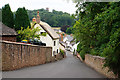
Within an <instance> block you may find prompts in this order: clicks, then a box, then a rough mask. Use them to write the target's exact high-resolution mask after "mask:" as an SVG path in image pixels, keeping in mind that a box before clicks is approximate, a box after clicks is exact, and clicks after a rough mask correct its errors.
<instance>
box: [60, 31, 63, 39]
mask: <svg viewBox="0 0 120 80" xmlns="http://www.w3.org/2000/svg"><path fill="white" fill-rule="evenodd" d="M60 35H61V41H63V34H62V33H61V34H60Z"/></svg>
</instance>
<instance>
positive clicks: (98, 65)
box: [84, 54, 116, 78]
mask: <svg viewBox="0 0 120 80" xmlns="http://www.w3.org/2000/svg"><path fill="white" fill-rule="evenodd" d="M104 61H105V58H103V57H99V56H92V55H89V54H86V55H85V61H84V62H85V63H86V64H87V65H88V66H90V67H92V68H94V69H95V70H96V71H98V72H100V73H101V74H104V75H105V76H107V77H108V78H116V76H115V74H114V73H113V72H112V71H110V72H108V71H109V68H108V67H104Z"/></svg>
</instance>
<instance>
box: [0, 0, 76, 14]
mask: <svg viewBox="0 0 120 80" xmlns="http://www.w3.org/2000/svg"><path fill="white" fill-rule="evenodd" d="M8 3H9V5H10V7H11V10H12V11H13V12H14V11H16V10H17V9H18V8H19V7H25V8H26V9H29V10H34V9H41V8H44V9H46V8H47V7H48V8H49V9H50V11H52V10H53V9H55V10H57V11H63V12H67V13H70V14H73V13H75V11H76V8H75V5H76V4H75V3H73V2H72V0H0V8H2V7H3V6H4V5H5V4H8Z"/></svg>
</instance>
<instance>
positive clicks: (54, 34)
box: [40, 21, 60, 39]
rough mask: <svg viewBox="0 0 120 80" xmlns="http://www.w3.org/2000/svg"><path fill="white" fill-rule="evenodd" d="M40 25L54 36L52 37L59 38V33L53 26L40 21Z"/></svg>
mask: <svg viewBox="0 0 120 80" xmlns="http://www.w3.org/2000/svg"><path fill="white" fill-rule="evenodd" d="M40 26H41V27H42V28H43V29H44V30H45V31H46V32H47V33H48V34H49V35H50V36H51V37H52V39H59V38H60V37H59V35H58V34H57V33H56V32H55V31H54V30H53V29H52V27H51V26H50V25H49V24H47V23H45V22H42V21H40Z"/></svg>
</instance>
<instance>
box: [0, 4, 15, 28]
mask: <svg viewBox="0 0 120 80" xmlns="http://www.w3.org/2000/svg"><path fill="white" fill-rule="evenodd" d="M2 23H3V24H5V25H7V26H8V27H11V28H14V17H13V13H12V11H11V8H10V6H9V4H6V5H5V6H4V7H2Z"/></svg>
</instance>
